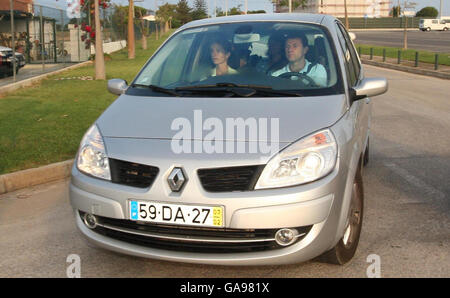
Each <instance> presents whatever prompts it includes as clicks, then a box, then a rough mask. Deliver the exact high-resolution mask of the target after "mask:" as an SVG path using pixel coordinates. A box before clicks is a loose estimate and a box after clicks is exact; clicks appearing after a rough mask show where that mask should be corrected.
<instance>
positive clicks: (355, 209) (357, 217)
mask: <svg viewBox="0 0 450 298" xmlns="http://www.w3.org/2000/svg"><path fill="white" fill-rule="evenodd" d="M361 214H362V203H361V198H360V196H359V195H358V184H356V183H354V184H353V191H352V199H351V202H350V210H349V214H348V220H347V221H348V223H347V228H346V229H345V233H344V236H343V237H342V242H343V243H344V246H345V247H346V248H349V247H351V246H352V245H353V243H354V242H355V240H356V239H355V238H356V237H357V235H358V230H359V226H360V224H361Z"/></svg>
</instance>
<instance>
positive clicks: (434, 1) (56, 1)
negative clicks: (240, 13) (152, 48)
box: [34, 0, 450, 16]
mask: <svg viewBox="0 0 450 298" xmlns="http://www.w3.org/2000/svg"><path fill="white" fill-rule="evenodd" d="M68 1H71V0H35V1H34V2H35V3H36V4H43V5H47V6H51V7H55V6H57V7H59V8H64V7H65V6H66V3H67V2H68ZM135 1H136V0H135ZM141 1H142V0H141ZM157 1H158V4H159V5H162V4H165V3H166V2H168V3H170V4H176V3H177V2H178V0H157ZM225 1H228V7H229V8H231V7H236V6H238V5H239V4H242V10H243V9H244V2H245V0H206V3H207V4H208V5H209V11H210V14H212V13H213V10H214V8H213V7H214V2H216V3H217V7H222V10H225ZM247 1H248V9H249V10H260V9H263V10H265V11H266V12H269V13H271V12H272V7H273V6H272V3H271V1H270V0H247ZM400 1H401V2H402V3H403V2H404V0H400ZM112 2H113V3H117V4H122V5H126V4H128V0H112ZM188 2H189V4H190V6H191V7H192V4H193V3H194V0H188ZM391 2H393V4H394V5H396V4H397V3H398V0H391ZM409 2H415V3H417V6H416V11H418V10H420V9H421V8H423V7H425V6H434V7H435V8H436V9H438V10H439V5H440V4H439V3H440V0H412V1H409ZM442 3H443V15H444V16H450V0H442ZM135 5H138V6H142V7H145V8H149V9H154V8H155V0H143V2H136V4H135Z"/></svg>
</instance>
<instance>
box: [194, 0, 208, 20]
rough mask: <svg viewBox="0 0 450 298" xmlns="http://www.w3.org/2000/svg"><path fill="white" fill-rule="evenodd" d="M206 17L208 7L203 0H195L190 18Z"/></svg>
mask: <svg viewBox="0 0 450 298" xmlns="http://www.w3.org/2000/svg"><path fill="white" fill-rule="evenodd" d="M207 17H208V9H207V6H206V1H205V0H195V2H194V9H193V11H192V19H193V20H200V19H205V18H207Z"/></svg>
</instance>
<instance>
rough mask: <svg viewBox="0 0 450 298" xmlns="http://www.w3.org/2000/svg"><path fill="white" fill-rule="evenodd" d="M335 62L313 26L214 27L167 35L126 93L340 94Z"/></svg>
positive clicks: (256, 24) (331, 49)
mask: <svg viewBox="0 0 450 298" xmlns="http://www.w3.org/2000/svg"><path fill="white" fill-rule="evenodd" d="M336 60H337V59H336V51H335V49H334V46H333V43H332V41H331V38H330V36H329V33H328V32H327V31H326V30H324V27H322V26H319V25H313V24H306V23H292V22H291V23H287V22H245V23H227V24H214V25H209V26H202V27H195V28H191V29H185V30H182V31H180V32H178V33H176V34H175V35H173V36H172V37H171V38H170V39H169V40H168V41H167V42H166V43H165V44H164V46H163V47H161V49H160V50H159V51H158V52H157V53H156V54H155V55H154V56H153V57H152V58H151V59H150V61H149V62H148V63H147V64H146V65H145V66H144V68H143V69H142V70H141V72H140V73H139V75H138V76H137V77H136V79H135V80H134V82H133V83H132V84H131V88H129V90H130V89H131V90H133V89H134V92H136V90H137V89H140V90H141V91H140V92H143V91H142V90H146V91H145V92H150V93H156V94H157V95H161V94H166V95H177V96H199V95H200V96H203V95H204V96H224V95H228V94H231V96H238V97H242V96H247V97H248V96H261V95H264V96H292V95H293V96H306V95H311V96H314V95H331V94H340V93H343V88H342V82H341V79H340V78H341V75H340V74H339V72H338V67H337V63H336ZM132 93H133V91H131V94H132ZM156 94H155V95H156Z"/></svg>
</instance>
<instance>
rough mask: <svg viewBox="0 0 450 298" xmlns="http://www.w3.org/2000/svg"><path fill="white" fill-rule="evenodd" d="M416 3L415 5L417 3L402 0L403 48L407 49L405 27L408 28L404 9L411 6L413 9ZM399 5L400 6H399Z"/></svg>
mask: <svg viewBox="0 0 450 298" xmlns="http://www.w3.org/2000/svg"><path fill="white" fill-rule="evenodd" d="M416 5H417V3H415V2H409V3H408V0H405V1H404V4H403V20H404V22H405V26H404V30H403V48H404V49H405V50H407V49H408V33H407V32H408V31H407V28H408V18H407V16H406V9H407V8H412V9H414V8H415V7H416ZM399 7H400V6H399Z"/></svg>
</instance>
